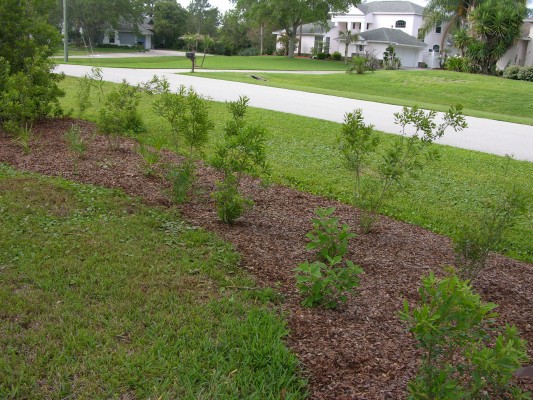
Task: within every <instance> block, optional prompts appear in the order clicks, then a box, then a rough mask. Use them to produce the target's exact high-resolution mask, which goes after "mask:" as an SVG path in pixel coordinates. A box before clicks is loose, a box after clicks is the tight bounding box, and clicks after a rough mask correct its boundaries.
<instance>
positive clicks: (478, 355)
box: [400, 273, 531, 400]
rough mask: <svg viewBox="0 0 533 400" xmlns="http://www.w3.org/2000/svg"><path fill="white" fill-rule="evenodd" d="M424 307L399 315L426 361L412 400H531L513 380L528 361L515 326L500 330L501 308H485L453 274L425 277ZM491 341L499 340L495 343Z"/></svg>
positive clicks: (413, 385) (406, 309)
mask: <svg viewBox="0 0 533 400" xmlns="http://www.w3.org/2000/svg"><path fill="white" fill-rule="evenodd" d="M419 293H420V298H421V300H420V302H419V304H417V305H416V307H415V308H413V309H411V308H410V307H409V305H408V303H407V302H405V305H404V310H403V312H402V313H401V314H400V317H401V319H402V320H403V321H404V322H405V323H406V325H407V326H408V328H409V330H410V332H412V333H413V335H414V337H415V338H416V340H417V341H418V347H419V348H420V349H421V354H422V360H421V365H420V368H419V371H418V374H417V375H416V377H415V378H414V379H413V380H411V382H409V385H408V389H409V393H410V396H409V399H435V400H436V399H450V400H452V399H471V400H475V399H480V400H481V399H488V398H494V399H496V398H498V399H504V398H512V399H530V398H531V397H530V396H529V395H528V394H526V393H524V392H523V391H522V390H520V388H518V387H517V386H515V385H514V383H513V381H512V377H513V373H514V372H515V371H516V370H517V369H518V368H519V367H520V366H521V365H522V364H523V363H525V362H526V361H527V360H528V357H527V351H526V350H527V348H526V343H525V342H524V341H523V340H521V339H520V337H519V335H518V331H517V329H516V328H515V327H514V326H506V327H505V328H504V329H501V328H498V327H497V326H496V324H495V320H496V317H497V315H498V314H497V313H495V312H494V309H495V308H496V307H497V306H496V304H493V303H483V302H482V301H481V300H480V297H479V295H477V294H475V293H473V291H472V288H471V287H470V286H469V284H468V281H464V280H461V279H460V278H458V277H457V276H456V275H455V274H453V273H452V274H451V275H450V276H447V277H445V278H443V279H437V278H436V277H435V275H434V274H433V273H431V274H430V275H429V276H427V277H425V278H423V280H422V286H421V287H420V289H419ZM491 338H495V340H494V341H493V342H492V340H491Z"/></svg>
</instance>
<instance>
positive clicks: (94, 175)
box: [0, 119, 533, 399]
mask: <svg viewBox="0 0 533 400" xmlns="http://www.w3.org/2000/svg"><path fill="white" fill-rule="evenodd" d="M72 123H77V124H79V125H80V126H82V128H83V130H84V134H85V135H90V136H91V137H93V136H92V135H93V132H94V126H93V125H92V124H90V123H87V122H82V121H73V120H68V119H56V120H47V121H43V122H41V123H39V124H37V125H36V126H35V127H34V133H35V139H34V140H33V142H32V146H31V148H32V150H31V153H30V154H28V155H24V154H23V152H22V150H21V149H20V148H19V147H18V146H17V145H15V144H14V143H13V142H12V141H11V140H10V139H8V138H7V137H3V136H2V134H1V133H0V162H3V163H7V164H10V165H12V166H13V167H15V168H17V169H21V170H26V171H33V172H38V173H41V174H44V175H52V176H62V177H65V178H67V179H72V180H75V181H79V182H83V183H91V184H96V185H102V186H106V187H112V188H121V189H123V190H124V191H125V192H126V193H128V194H129V195H133V196H140V197H141V198H142V199H143V200H144V202H145V203H147V204H150V205H164V206H170V202H169V200H168V197H167V194H166V193H167V191H168V184H167V183H166V182H165V180H164V179H163V178H161V177H146V176H144V175H143V173H142V167H141V165H142V160H141V158H140V157H139V155H138V154H137V152H136V151H135V144H134V142H133V141H130V140H124V141H123V142H122V144H121V148H120V150H118V151H116V150H115V151H111V150H109V149H108V145H107V141H106V140H105V138H103V137H100V136H94V137H93V139H92V140H91V142H90V145H89V150H88V152H87V156H86V158H85V159H83V160H81V161H80V163H79V166H78V173H77V174H74V173H73V162H72V160H73V156H72V155H71V153H70V152H69V151H68V148H67V145H66V142H65V140H64V133H65V132H66V131H67V129H68V128H69V127H70V126H71V124H72ZM163 158H164V159H165V162H179V159H178V158H177V157H176V156H174V155H173V154H171V153H170V152H164V157H163ZM219 178H220V176H219V175H218V174H217V173H216V171H214V170H213V169H212V168H210V167H207V166H205V165H199V169H198V184H197V186H196V187H195V189H194V191H195V194H194V196H193V199H192V200H191V201H190V202H188V203H187V204H185V205H183V206H181V207H180V208H181V212H182V214H183V216H184V217H185V219H186V220H187V221H189V222H190V223H191V224H193V225H197V226H201V227H204V228H206V229H209V230H211V231H214V232H216V233H218V234H219V235H220V236H221V237H223V238H224V239H226V240H228V241H230V242H232V243H233V244H234V245H235V247H236V248H237V250H238V251H239V252H240V253H241V255H242V266H243V268H246V269H247V270H248V271H249V272H250V273H251V274H253V275H254V276H255V278H256V280H257V281H258V283H259V284H260V285H262V286H269V287H273V288H275V289H276V290H278V291H279V292H280V293H281V294H282V295H283V298H284V301H283V308H284V310H285V312H286V317H287V320H288V323H289V327H290V335H289V338H288V345H289V346H290V347H291V348H292V350H293V351H294V352H295V353H296V354H297V355H298V357H299V359H300V360H301V362H302V366H303V369H304V373H305V374H306V375H307V376H308V378H309V382H310V393H311V398H313V399H402V398H405V397H406V393H407V392H406V385H407V382H408V380H409V379H411V378H412V377H413V375H414V374H415V372H416V369H417V366H418V357H419V354H418V353H417V350H416V348H415V342H414V340H413V338H412V337H411V336H410V334H409V333H407V332H406V330H405V327H404V326H403V325H402V324H401V322H400V321H399V318H398V313H399V311H400V310H401V309H402V304H403V301H404V299H407V300H408V301H409V302H411V303H414V302H415V301H416V300H417V299H418V295H417V289H418V287H419V285H420V281H421V277H422V276H423V275H426V274H428V273H429V272H430V271H435V272H436V273H437V274H439V275H442V274H443V267H444V266H446V265H450V264H451V263H452V262H453V252H452V250H451V242H450V240H449V239H448V238H446V237H444V236H440V235H437V234H435V233H432V232H429V231H427V230H425V229H422V228H420V227H417V226H414V225H409V224H406V223H404V222H399V221H395V220H392V219H389V218H381V219H380V221H379V225H378V227H377V228H376V229H375V231H374V232H372V233H370V234H367V235H359V236H358V237H356V238H355V239H352V241H351V245H350V249H349V254H348V256H349V259H351V260H352V261H354V262H355V263H357V264H359V265H361V266H362V267H363V269H364V271H365V272H364V274H363V275H362V276H361V286H360V288H359V294H358V295H357V296H353V297H350V298H349V299H348V302H347V304H346V305H344V306H342V307H341V308H340V309H338V310H323V309H306V308H303V307H301V306H300V301H301V298H300V296H299V294H298V292H297V290H296V288H295V285H294V283H295V281H294V272H293V269H294V268H295V267H296V266H297V265H298V263H300V262H302V261H305V260H312V257H313V255H312V254H311V253H309V252H307V251H306V250H305V245H306V240H305V238H304V235H305V234H306V233H307V232H308V231H309V229H310V228H311V222H310V221H311V218H312V217H313V215H314V214H313V210H314V209H316V208H318V207H330V206H335V207H336V208H337V212H336V215H338V216H339V217H340V219H341V221H342V222H344V223H347V224H350V225H353V223H352V221H353V214H354V212H356V211H355V210H354V208H353V207H350V206H347V205H344V204H340V203H338V202H335V201H332V200H329V199H325V198H322V197H319V196H314V195H310V194H307V193H302V192H298V191H296V190H293V189H289V188H286V187H283V186H279V185H272V186H269V187H263V186H262V185H261V184H260V182H259V181H258V180H256V179H252V178H246V179H245V180H244V185H243V188H244V192H245V194H246V195H247V196H250V197H252V198H253V199H254V200H255V207H254V208H253V210H252V211H251V212H250V213H248V214H246V215H245V216H244V217H243V218H241V219H240V220H239V221H238V222H237V223H236V224H235V225H233V226H228V225H225V224H222V223H220V222H218V220H217V215H216V211H215V208H214V204H213V200H212V199H211V197H210V193H211V192H212V190H213V189H214V187H215V182H216V180H217V179H219ZM474 288H475V289H476V291H477V292H478V293H480V294H481V296H482V298H483V300H484V301H491V302H495V303H497V304H498V305H499V307H498V309H497V311H498V312H499V313H500V319H499V321H500V322H501V324H504V323H505V322H508V323H512V324H515V325H517V327H518V329H519V331H520V333H521V336H522V338H524V339H525V340H527V341H528V343H529V347H528V349H529V355H530V356H533V265H531V264H527V263H523V262H519V261H515V260H512V259H509V258H506V257H503V256H500V255H496V254H495V255H493V256H492V257H491V259H490V266H489V268H487V269H486V270H485V271H484V272H483V273H482V275H481V277H480V278H479V279H478V281H477V282H476V284H475V285H474ZM520 383H521V385H522V386H523V387H524V388H525V389H528V390H533V382H532V381H531V380H526V379H523V380H522V381H521V382H520Z"/></svg>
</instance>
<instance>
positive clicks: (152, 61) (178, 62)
mask: <svg viewBox="0 0 533 400" xmlns="http://www.w3.org/2000/svg"><path fill="white" fill-rule="evenodd" d="M197 56H198V58H197V63H198V64H199V63H201V54H197ZM58 63H61V62H60V61H59V60H58ZM69 64H77V65H94V66H97V67H115V68H182V69H190V68H191V61H190V60H189V59H187V58H186V57H142V58H138V57H137V58H91V59H81V58H77V59H72V60H70V61H69ZM203 68H204V69H224V70H232V69H233V70H243V69H244V70H270V71H339V70H341V71H343V70H345V69H346V66H345V65H344V63H342V62H340V61H325V60H310V59H308V58H288V57H281V56H255V57H246V56H231V57H228V56H207V57H206V58H205V62H204V66H203ZM197 71H201V69H200V68H197Z"/></svg>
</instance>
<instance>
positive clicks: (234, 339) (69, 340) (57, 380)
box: [0, 164, 305, 399]
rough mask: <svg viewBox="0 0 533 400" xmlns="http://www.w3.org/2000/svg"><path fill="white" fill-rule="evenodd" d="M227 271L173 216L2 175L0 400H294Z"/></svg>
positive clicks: (254, 295) (236, 276)
mask: <svg viewBox="0 0 533 400" xmlns="http://www.w3.org/2000/svg"><path fill="white" fill-rule="evenodd" d="M238 263H239V256H238V254H236V253H235V252H234V251H233V249H232V247H231V246H230V245H229V244H227V243H225V242H222V241H221V240H219V239H217V238H216V237H215V236H214V235H212V234H210V233H208V232H205V231H203V230H201V229H199V228H194V227H191V226H188V225H187V224H186V223H184V222H183V221H182V220H181V219H180V217H179V216H178V215H177V213H176V212H175V211H172V210H166V209H157V208H150V207H146V206H143V205H141V204H140V202H139V201H137V200H135V199H131V198H128V197H127V196H125V195H124V194H123V193H122V192H120V191H117V190H110V189H103V188H97V187H94V186H88V185H81V184H76V183H72V182H68V181H65V180H62V179H52V178H44V177H41V176H38V175H30V174H23V173H19V172H15V171H14V170H12V169H11V168H9V167H7V166H5V165H2V164H0V277H1V279H0V320H1V321H2V323H1V324H0V398H2V399H66V398H76V399H78V398H86V399H111V398H113V399H119V398H124V399H125V398H128V399H133V398H136V399H147V398H151V399H245V398H246V399H280V398H285V399H300V398H304V397H305V382H304V381H303V380H302V379H300V378H299V377H298V376H297V370H298V362H297V359H296V357H295V356H294V355H293V354H291V353H290V352H289V351H288V350H287V348H286V347H285V345H284V343H283V340H282V338H283V337H284V336H285V335H286V334H287V330H286V327H285V325H284V323H283V322H282V321H281V319H280V317H279V316H278V315H277V313H274V312H273V311H271V308H272V307H269V302H270V301H273V300H274V301H276V295H275V293H274V292H273V291H272V290H270V289H268V290H251V291H236V290H235V289H233V288H235V287H250V286H253V285H254V283H253V282H252V281H251V280H250V278H248V277H246V276H245V275H244V274H243V272H242V269H240V268H239V266H238Z"/></svg>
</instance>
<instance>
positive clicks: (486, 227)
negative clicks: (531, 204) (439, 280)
mask: <svg viewBox="0 0 533 400" xmlns="http://www.w3.org/2000/svg"><path fill="white" fill-rule="evenodd" d="M526 211H527V199H526V197H525V196H524V194H523V193H521V192H520V191H519V190H517V189H516V188H514V189H512V190H510V191H508V192H506V193H504V194H498V195H497V196H494V197H493V198H491V199H487V200H485V202H484V207H483V211H482V213H481V215H480V216H479V218H477V219H476V220H475V221H472V222H469V223H468V224H465V225H463V227H462V228H461V230H460V233H459V237H458V238H457V239H455V240H454V250H455V259H456V265H457V268H458V272H459V275H460V276H461V278H463V279H468V280H470V281H473V280H475V279H476V278H477V277H478V275H479V274H480V272H481V271H482V270H483V269H484V268H485V266H486V263H487V259H488V257H489V253H490V252H491V251H496V250H498V248H499V246H500V245H501V244H502V243H503V240H504V235H505V233H506V232H507V231H508V230H509V229H511V228H512V227H513V226H515V225H516V223H517V222H518V221H519V219H520V217H522V216H523V215H524V214H525V213H526Z"/></svg>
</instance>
